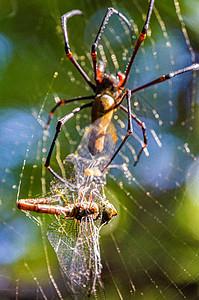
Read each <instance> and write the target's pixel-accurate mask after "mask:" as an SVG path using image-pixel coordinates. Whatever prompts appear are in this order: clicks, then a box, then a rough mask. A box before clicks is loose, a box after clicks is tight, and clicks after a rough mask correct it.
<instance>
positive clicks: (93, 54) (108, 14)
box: [91, 7, 133, 82]
mask: <svg viewBox="0 0 199 300" xmlns="http://www.w3.org/2000/svg"><path fill="white" fill-rule="evenodd" d="M112 14H116V15H118V16H119V17H120V18H121V19H122V20H123V21H124V22H125V23H126V24H127V26H128V28H129V31H130V34H131V38H132V42H133V33H132V29H131V24H130V22H129V20H128V19H127V18H126V17H125V16H124V15H123V14H122V13H120V12H119V11H117V10H116V9H114V8H112V7H109V8H108V9H107V12H106V14H105V16H104V18H103V20H102V23H101V26H100V29H99V31H98V33H97V36H96V38H95V41H94V44H93V45H92V48H91V57H92V61H93V71H94V80H95V82H97V51H96V50H97V46H98V42H99V40H100V38H101V35H102V32H103V31H104V29H105V26H106V24H107V23H108V21H109V18H110V17H111V15H112Z"/></svg>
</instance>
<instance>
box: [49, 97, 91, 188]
mask: <svg viewBox="0 0 199 300" xmlns="http://www.w3.org/2000/svg"><path fill="white" fill-rule="evenodd" d="M92 104H93V101H92V102H90V103H87V104H84V105H82V106H80V107H76V108H75V109H73V111H72V112H71V113H69V114H67V115H66V116H65V117H63V118H62V119H60V120H59V121H58V123H57V127H56V132H55V135H54V138H53V141H52V144H51V147H50V150H49V152H48V156H47V159H46V162H45V167H46V168H47V169H48V170H49V171H50V172H51V173H52V174H53V175H54V176H55V177H56V178H57V179H59V180H60V181H61V182H63V183H65V182H66V180H65V179H63V178H62V177H61V176H59V175H58V174H57V173H56V172H55V171H54V170H53V169H52V168H51V167H50V159H51V155H52V152H53V149H54V146H55V142H56V140H57V137H58V134H59V132H60V131H61V126H62V125H64V124H65V123H66V122H67V121H68V120H69V119H71V118H72V117H73V116H74V115H75V114H76V113H78V112H80V111H81V110H82V109H84V108H86V107H90V106H92Z"/></svg>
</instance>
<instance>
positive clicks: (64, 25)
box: [61, 10, 96, 91]
mask: <svg viewBox="0 0 199 300" xmlns="http://www.w3.org/2000/svg"><path fill="white" fill-rule="evenodd" d="M82 14H83V13H82V12H81V10H72V11H70V12H68V13H66V14H65V15H63V16H62V17H61V20H62V29H63V33H64V39H65V52H66V56H67V57H68V58H69V59H70V61H71V62H72V63H73V65H74V66H75V68H76V69H77V70H78V71H79V72H80V74H81V75H82V76H83V77H84V79H85V80H86V82H87V83H88V85H89V86H90V87H91V88H92V90H93V91H95V89H96V86H95V84H93V83H92V82H91V80H90V78H89V77H88V75H87V74H86V73H85V72H84V70H83V69H82V68H81V67H80V65H79V64H78V62H77V61H76V60H75V58H74V57H73V54H72V52H71V51H70V46H69V41H68V30H67V20H68V18H71V17H73V16H75V15H82Z"/></svg>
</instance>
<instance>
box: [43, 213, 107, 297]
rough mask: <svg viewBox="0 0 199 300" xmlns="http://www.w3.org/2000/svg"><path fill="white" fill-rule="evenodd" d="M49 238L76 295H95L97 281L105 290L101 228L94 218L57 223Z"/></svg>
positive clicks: (63, 220) (50, 228) (64, 220)
mask: <svg viewBox="0 0 199 300" xmlns="http://www.w3.org/2000/svg"><path fill="white" fill-rule="evenodd" d="M47 237H48V239H49V241H50V243H51V245H52V247H53V248H54V250H55V252H56V254H57V258H58V261H59V264H60V266H61V270H62V271H63V273H64V274H65V279H66V282H67V286H68V288H69V289H70V290H71V292H72V293H73V295H76V296H77V297H78V296H80V295H83V294H87V295H89V294H90V293H91V292H92V291H93V292H94V293H95V285H96V282H97V283H99V285H100V286H101V289H102V283H101V280H100V274H101V269H102V265H101V258H100V248H99V228H97V227H96V226H95V225H94V221H93V219H92V218H90V217H86V218H84V219H82V220H81V222H80V221H77V220H75V219H72V218H67V219H59V220H56V221H55V222H53V223H52V224H51V225H50V226H49V229H48V232H47Z"/></svg>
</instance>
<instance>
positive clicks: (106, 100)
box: [45, 0, 199, 182]
mask: <svg viewBox="0 0 199 300" xmlns="http://www.w3.org/2000/svg"><path fill="white" fill-rule="evenodd" d="M153 5H154V0H150V3H149V7H148V12H147V16H146V21H145V24H144V26H143V28H142V31H141V33H140V34H139V37H138V39H137V42H136V44H135V47H134V49H133V53H132V55H131V58H130V60H129V63H128V64H127V67H126V71H125V73H124V74H123V73H121V72H118V73H117V75H116V76H114V75H113V74H106V73H105V65H104V63H102V62H99V63H98V62H97V48H98V43H99V40H100V38H101V35H102V33H103V31H104V29H105V26H106V25H107V24H108V21H109V18H110V17H111V15H112V14H116V15H117V16H118V17H119V18H121V19H122V20H123V21H124V22H125V23H126V25H127V26H128V29H129V33H130V35H131V38H132V39H133V36H132V30H131V25H130V22H129V21H128V19H127V18H126V17H125V16H124V15H123V14H122V13H120V12H118V11H117V10H116V9H114V8H108V10H107V12H106V14H105V16H104V18H103V20H102V23H101V26H100V28H99V31H98V33H97V36H96V39H95V41H94V43H93V45H92V48H91V57H92V62H93V73H94V82H95V83H93V82H92V81H91V79H90V78H89V77H88V75H87V74H86V73H85V71H84V70H83V69H82V68H81V66H80V65H79V64H78V62H77V61H76V60H75V58H74V56H73V54H72V52H71V50H70V46H69V39H68V31H67V21H68V19H69V18H71V17H73V16H75V15H81V14H82V12H81V11H80V10H72V11H70V12H68V13H66V14H65V15H63V16H62V28H63V33H64V39H65V52H66V56H67V57H68V58H69V59H70V61H71V62H72V63H73V65H74V66H75V68H76V69H77V70H78V71H79V72H80V74H81V75H82V77H83V78H84V79H85V80H86V82H87V84H88V85H89V86H90V88H91V89H92V90H93V92H94V94H93V95H89V96H84V97H81V96H80V97H76V98H73V99H68V100H61V101H60V102H58V103H57V104H56V105H55V106H54V107H53V109H52V110H51V111H50V113H49V118H48V121H47V124H46V128H47V127H48V125H49V123H50V120H51V117H52V116H53V114H54V112H55V110H56V109H57V108H58V107H59V106H60V105H64V104H67V103H70V102H73V101H80V100H90V99H92V101H91V102H89V103H86V104H84V105H82V106H80V107H77V108H75V109H74V110H73V111H72V112H71V113H69V114H67V115H66V116H64V117H63V118H61V119H60V120H59V121H58V123H57V127H56V132H55V136H54V138H53V141H52V144H51V147H50V150H49V152H48V156H47V159H46V163H45V167H46V168H47V169H48V170H49V171H50V172H51V173H52V174H53V175H54V176H55V177H56V178H58V179H59V180H61V181H62V182H64V179H63V178H62V177H60V176H59V175H58V174H57V173H56V172H55V171H54V170H53V169H52V168H51V167H50V159H51V155H52V151H53V148H54V145H55V141H56V139H57V137H58V134H59V132H60V130H61V126H62V125H64V124H65V123H66V122H67V121H68V120H69V119H70V118H72V117H73V116H74V115H75V114H76V113H79V112H80V111H81V110H83V109H84V108H86V107H92V110H91V117H92V123H93V122H96V121H97V127H96V126H95V128H94V129H93V130H92V133H91V136H90V141H89V143H88V150H89V152H90V153H91V154H92V155H93V156H95V155H96V154H98V153H100V152H102V151H103V148H104V138H105V136H106V134H107V132H108V130H109V125H110V123H111V120H112V117H113V113H114V111H115V110H116V109H117V108H120V109H121V110H123V111H124V112H125V113H126V114H127V116H128V125H127V133H126V135H125V137H124V139H123V140H122V142H121V143H120V145H119V146H118V148H117V149H116V151H115V152H114V153H113V155H112V157H111V158H110V160H109V161H108V162H107V164H106V166H104V168H103V169H102V170H101V171H102V172H103V171H105V170H106V169H107V167H108V166H109V165H110V163H111V162H112V160H113V159H114V158H115V156H116V155H117V153H118V152H119V151H120V149H121V148H122V146H123V145H124V143H125V142H126V140H127V139H128V137H129V136H130V135H131V134H132V132H133V125H132V120H134V121H135V122H136V123H137V124H138V125H139V126H140V127H141V130H142V134H143V145H142V148H141V150H140V152H139V153H138V155H137V159H136V161H135V163H134V165H136V164H137V162H138V161H139V159H140V156H141V154H142V152H143V150H144V149H145V147H146V146H147V136H146V127H145V124H144V123H143V122H142V121H141V120H139V119H138V118H137V117H136V116H135V115H134V113H133V112H132V111H131V96H132V95H133V94H134V93H135V92H137V91H140V90H142V89H145V88H147V87H149V86H152V85H154V84H157V83H160V82H163V81H166V80H168V79H170V78H173V77H174V76H177V75H179V74H182V73H185V72H188V71H193V70H195V71H196V70H199V64H192V65H190V66H188V67H186V68H184V69H180V70H178V71H175V72H171V73H169V74H167V75H162V76H160V77H159V78H157V79H155V80H152V81H150V82H149V83H146V84H144V85H142V86H139V87H137V88H135V89H133V90H130V89H126V90H125V86H126V84H127V82H128V79H129V76H130V71H131V68H132V65H133V62H134V59H135V57H136V54H137V51H138V49H139V48H140V45H141V44H142V42H143V40H144V39H145V38H146V34H147V30H148V27H149V21H150V17H151V14H152V10H153ZM125 98H126V99H127V107H125V106H123V105H122V102H123V100H124V99H125Z"/></svg>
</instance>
